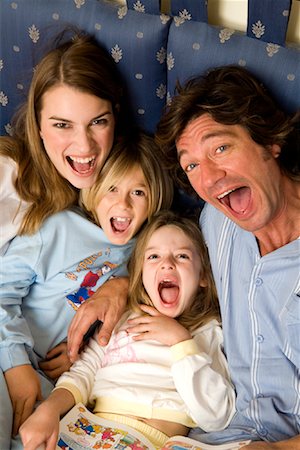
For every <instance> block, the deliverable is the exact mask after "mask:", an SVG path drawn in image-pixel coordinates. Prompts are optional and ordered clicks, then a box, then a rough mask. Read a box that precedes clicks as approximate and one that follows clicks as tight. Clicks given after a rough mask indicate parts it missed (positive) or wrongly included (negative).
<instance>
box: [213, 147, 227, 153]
mask: <svg viewBox="0 0 300 450" xmlns="http://www.w3.org/2000/svg"><path fill="white" fill-rule="evenodd" d="M227 148H228V145H220V147H218V148H217V149H216V153H223V152H225V150H227Z"/></svg>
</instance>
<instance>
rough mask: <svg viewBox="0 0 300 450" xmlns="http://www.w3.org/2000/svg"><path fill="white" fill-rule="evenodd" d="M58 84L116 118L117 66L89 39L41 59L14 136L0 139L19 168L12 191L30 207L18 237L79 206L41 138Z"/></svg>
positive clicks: (118, 100) (83, 37)
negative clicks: (47, 100)
mask: <svg viewBox="0 0 300 450" xmlns="http://www.w3.org/2000/svg"><path fill="white" fill-rule="evenodd" d="M62 83H63V84H65V85H68V86H71V87H73V88H76V89H78V90H80V91H81V92H86V93H89V94H92V95H95V96H97V97H99V98H101V99H105V100H108V101H110V102H111V104H112V108H113V110H114V112H115V113H116V110H117V109H118V108H119V106H120V104H121V102H122V96H123V89H122V83H121V79H120V77H119V74H118V72H117V69H116V66H115V63H114V61H113V60H112V59H111V58H110V56H109V54H108V53H107V52H106V51H105V50H104V49H103V48H102V47H101V46H100V45H99V44H98V43H97V42H96V41H95V40H94V39H93V38H92V37H91V36H87V35H83V34H80V33H78V34H75V35H74V36H73V38H72V39H71V40H69V41H68V42H65V43H63V44H61V45H59V46H58V47H57V48H55V49H53V50H51V51H50V52H49V53H47V54H46V55H45V56H44V57H43V58H42V59H41V61H40V63H39V64H38V65H37V67H36V68H35V72H34V75H33V78H32V82H31V85H30V88H29V93H28V99H27V101H26V103H25V104H24V105H23V106H22V107H21V108H20V110H19V111H18V112H17V114H16V116H15V118H14V121H13V136H12V137H1V139H0V154H2V155H6V156H9V157H11V158H13V159H14V160H15V161H16V163H17V164H18V174H17V179H16V183H15V186H16V190H17V192H18V194H19V196H20V198H21V199H22V200H24V201H25V202H28V203H29V208H28V211H27V213H26V214H25V217H24V219H23V223H22V225H21V229H20V230H19V233H20V234H23V233H33V232H35V231H36V230H37V229H38V228H39V226H40V225H41V223H42V222H43V221H44V219H45V218H46V217H48V216H50V215H52V214H54V213H56V212H58V211H61V210H63V209H65V208H67V207H69V206H71V205H73V204H75V203H77V201H78V189H76V188H75V187H74V186H72V185H71V184H70V183H69V182H68V181H67V180H66V179H65V178H63V177H62V176H61V175H60V174H59V173H58V171H57V169H56V168H55V166H54V165H53V163H52V162H51V160H50V158H49V157H48V155H47V153H46V151H45V149H44V146H43V142H42V140H41V137H40V133H39V130H40V111H41V102H42V98H43V95H44V94H45V92H47V91H48V90H49V89H50V88H52V87H53V86H56V85H59V84H62Z"/></svg>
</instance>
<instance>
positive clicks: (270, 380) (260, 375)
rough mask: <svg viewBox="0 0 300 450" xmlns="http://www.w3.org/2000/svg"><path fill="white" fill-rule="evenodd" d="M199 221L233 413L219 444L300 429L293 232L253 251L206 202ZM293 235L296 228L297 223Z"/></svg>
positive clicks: (299, 245) (250, 241) (299, 323)
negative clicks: (277, 244) (274, 245)
mask: <svg viewBox="0 0 300 450" xmlns="http://www.w3.org/2000/svg"><path fill="white" fill-rule="evenodd" d="M200 225H201V228H202V231H203V234H204V237H205V240H206V243H207V246H208V249H209V255H210V260H211V264H212V269H213V273H214V278H215V281H216V285H217V290H218V295H219V301H220V306H221V315H222V324H223V332H224V347H225V354H226V356H227V359H228V363H229V371H230V375H231V378H232V381H233V383H234V385H235V388H236V394H237V400H236V409H237V412H236V414H235V416H234V417H233V420H232V422H231V424H230V425H229V427H228V428H227V429H226V430H224V431H222V432H219V433H209V434H207V435H202V434H201V431H200V430H199V429H198V430H195V431H194V432H193V437H195V438H198V439H200V440H204V441H205V442H208V443H212V444H218V443H222V442H226V441H233V440H239V439H253V440H267V441H280V440H284V439H288V438H290V437H293V436H296V435H298V434H300V239H296V240H295V241H293V242H290V243H289V244H287V245H285V246H283V247H281V248H279V249H277V250H276V251H273V252H271V253H269V254H267V255H265V256H262V257H261V256H260V253H259V248H258V245H257V242H256V239H255V237H254V235H253V234H252V233H250V232H247V231H245V230H243V229H241V228H240V227H238V226H237V225H236V224H235V223H234V222H232V221H230V220H229V219H228V218H226V217H225V216H224V215H223V214H222V213H221V212H219V211H218V210H216V209H215V208H213V207H212V206H211V205H208V204H207V205H205V207H204V209H203V211H202V213H201V216H200ZM299 235H300V230H299Z"/></svg>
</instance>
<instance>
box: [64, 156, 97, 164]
mask: <svg viewBox="0 0 300 450" xmlns="http://www.w3.org/2000/svg"><path fill="white" fill-rule="evenodd" d="M69 158H70V159H71V160H72V161H74V162H77V163H81V164H87V163H89V162H91V161H94V159H95V156H92V157H90V158H78V157H75V156H69Z"/></svg>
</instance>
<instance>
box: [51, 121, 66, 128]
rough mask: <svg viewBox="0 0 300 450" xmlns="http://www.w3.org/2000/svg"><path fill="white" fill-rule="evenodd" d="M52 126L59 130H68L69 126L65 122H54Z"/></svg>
mask: <svg viewBox="0 0 300 450" xmlns="http://www.w3.org/2000/svg"><path fill="white" fill-rule="evenodd" d="M53 126H54V127H55V128H59V129H64V128H70V124H69V123H66V122H56V123H54V124H53Z"/></svg>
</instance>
